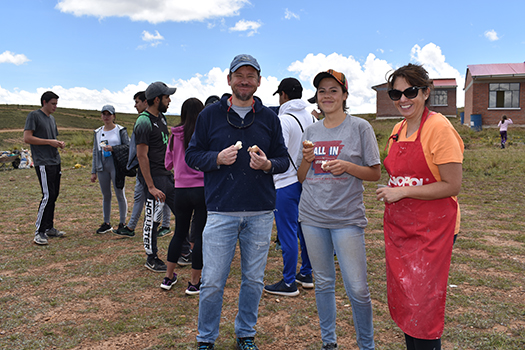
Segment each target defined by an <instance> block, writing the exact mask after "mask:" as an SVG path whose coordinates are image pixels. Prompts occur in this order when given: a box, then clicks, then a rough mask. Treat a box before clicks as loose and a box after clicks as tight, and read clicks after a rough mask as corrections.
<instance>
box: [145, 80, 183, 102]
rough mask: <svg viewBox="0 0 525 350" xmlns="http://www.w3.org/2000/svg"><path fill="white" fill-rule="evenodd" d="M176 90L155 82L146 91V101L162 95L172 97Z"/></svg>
mask: <svg viewBox="0 0 525 350" xmlns="http://www.w3.org/2000/svg"><path fill="white" fill-rule="evenodd" d="M176 90H177V88H170V87H168V85H166V84H164V83H163V82H161V81H156V82H154V83H151V84H149V86H148V88H147V89H146V100H151V99H154V98H155V97H158V96H162V95H173V94H174V93H175V91H176Z"/></svg>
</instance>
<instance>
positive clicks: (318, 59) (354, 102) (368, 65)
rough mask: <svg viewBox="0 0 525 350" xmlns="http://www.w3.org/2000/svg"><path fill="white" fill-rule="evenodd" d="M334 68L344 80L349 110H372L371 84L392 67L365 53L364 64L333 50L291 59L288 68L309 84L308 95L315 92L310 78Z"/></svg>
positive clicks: (383, 77) (380, 78)
mask: <svg viewBox="0 0 525 350" xmlns="http://www.w3.org/2000/svg"><path fill="white" fill-rule="evenodd" d="M328 69H335V70H336V71H339V72H343V73H344V75H345V76H346V79H347V80H348V100H347V105H348V107H349V110H350V112H351V113H373V112H375V110H376V92H375V91H374V90H372V89H371V87H372V86H374V85H377V84H381V83H383V82H385V74H386V72H388V71H389V70H391V69H392V67H391V66H390V65H389V64H388V63H387V62H386V61H384V60H381V59H378V58H377V57H376V56H375V55H374V54H369V55H368V57H367V58H366V61H365V62H364V63H362V64H361V63H360V62H358V61H357V60H356V59H355V58H354V57H353V56H348V57H346V56H343V55H340V54H337V53H333V54H331V55H328V56H325V55H324V54H317V55H314V54H308V55H307V56H306V57H305V58H304V59H303V60H302V61H296V62H293V63H292V64H291V65H290V66H289V67H288V70H289V71H290V72H295V73H298V74H299V79H300V80H301V81H303V87H304V88H306V87H311V88H310V89H309V90H308V92H309V93H310V95H306V96H305V92H303V96H304V97H305V98H310V97H312V96H313V94H314V92H315V88H314V87H313V80H314V78H315V76H316V75H317V73H319V72H322V71H326V70H328Z"/></svg>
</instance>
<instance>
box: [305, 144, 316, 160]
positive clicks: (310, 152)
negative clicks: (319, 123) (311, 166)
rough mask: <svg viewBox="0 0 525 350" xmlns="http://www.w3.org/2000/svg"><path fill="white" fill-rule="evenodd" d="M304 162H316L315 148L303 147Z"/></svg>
mask: <svg viewBox="0 0 525 350" xmlns="http://www.w3.org/2000/svg"><path fill="white" fill-rule="evenodd" d="M303 160H305V161H307V162H308V163H311V162H313V161H314V160H315V154H314V147H303Z"/></svg>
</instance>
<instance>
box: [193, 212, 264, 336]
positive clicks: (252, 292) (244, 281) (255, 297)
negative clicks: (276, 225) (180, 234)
mask: <svg viewBox="0 0 525 350" xmlns="http://www.w3.org/2000/svg"><path fill="white" fill-rule="evenodd" d="M272 226H273V212H270V213H265V214H261V215H256V216H242V217H238V216H230V215H224V214H223V213H220V214H217V213H208V220H207V221H206V227H205V228H204V232H203V233H202V258H203V262H204V267H203V269H202V285H201V292H200V296H199V299H200V300H199V326H198V327H199V334H198V335H197V341H198V342H206V343H215V340H216V339H217V337H218V336H219V323H220V321H221V310H222V298H223V294H224V286H225V284H226V279H227V278H228V274H229V273H230V265H231V262H232V260H233V256H234V255H235V246H236V245H237V240H238V241H239V246H240V250H241V272H242V278H241V289H240V291H239V311H238V313H237V317H236V318H235V334H236V335H237V337H239V338H244V337H253V336H255V333H256V332H255V329H254V326H255V324H256V323H257V314H258V309H259V301H260V299H261V295H262V291H263V287H264V283H263V277H264V268H265V267H266V260H267V257H268V248H269V247H270V237H271V232H272Z"/></svg>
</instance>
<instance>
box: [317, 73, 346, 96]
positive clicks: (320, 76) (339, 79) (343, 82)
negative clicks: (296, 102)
mask: <svg viewBox="0 0 525 350" xmlns="http://www.w3.org/2000/svg"><path fill="white" fill-rule="evenodd" d="M328 77H329V78H334V79H335V80H336V81H337V82H338V83H339V84H340V85H341V87H342V88H343V92H347V91H348V81H347V80H346V77H345V75H344V74H343V73H341V72H337V71H335V70H333V69H329V70H327V71H326V72H321V73H319V74H317V75H316V76H315V78H314V86H315V88H316V89H317V88H318V87H319V83H320V82H321V80H323V79H324V78H328Z"/></svg>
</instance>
